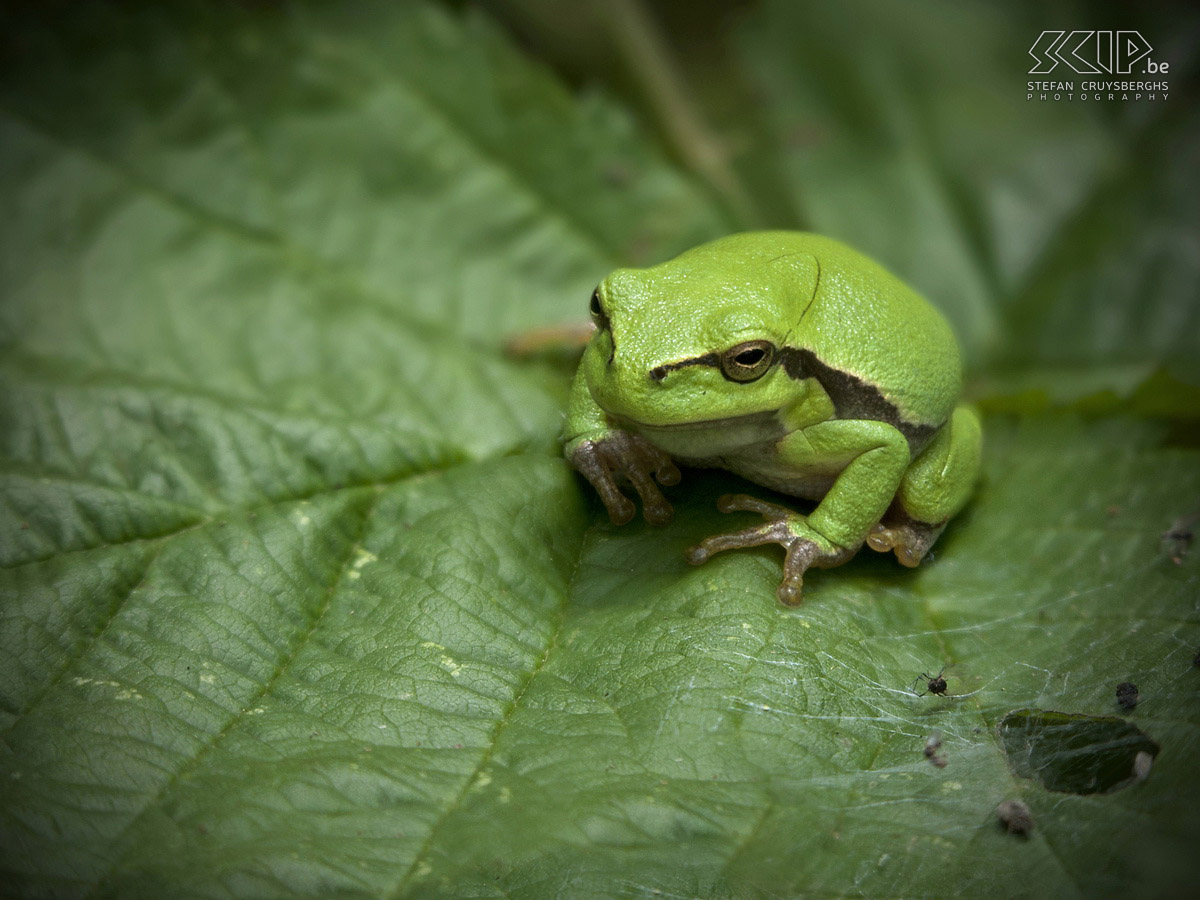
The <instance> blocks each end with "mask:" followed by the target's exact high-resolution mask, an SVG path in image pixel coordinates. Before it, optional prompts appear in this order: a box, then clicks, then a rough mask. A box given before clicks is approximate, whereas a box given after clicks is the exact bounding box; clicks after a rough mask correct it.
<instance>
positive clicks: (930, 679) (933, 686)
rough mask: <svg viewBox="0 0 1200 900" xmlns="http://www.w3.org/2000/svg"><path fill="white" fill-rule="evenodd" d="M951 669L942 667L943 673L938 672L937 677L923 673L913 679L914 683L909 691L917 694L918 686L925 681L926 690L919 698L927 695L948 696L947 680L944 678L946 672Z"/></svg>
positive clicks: (946, 666)
mask: <svg viewBox="0 0 1200 900" xmlns="http://www.w3.org/2000/svg"><path fill="white" fill-rule="evenodd" d="M949 668H950V666H949V665H945V666H942V671H940V672H938V673H937V674H936V675H930V674H928V673H926V672H922V673H921V674H920V675H918V676H917V677H916V678H914V679H913V683H912V684H911V685H910V686H909V690H910V691H912V692H913V693H914V694H917V684H918V683H920V682H922V681H924V682H925V690H923V691H921V692H920V693H919V694H917V696H918V697H924V696H925V695H926V694H937V695H938V696H939V697H945V696H947V694H946V679H945V678H943V677H942V676H943V675H945V674H946V670H947V669H949Z"/></svg>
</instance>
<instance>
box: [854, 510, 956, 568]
mask: <svg viewBox="0 0 1200 900" xmlns="http://www.w3.org/2000/svg"><path fill="white" fill-rule="evenodd" d="M945 527H946V524H945V523H944V522H943V523H942V524H941V525H928V524H926V523H924V522H905V523H902V524H898V525H884V524H883V523H882V522H880V523H879V524H878V525H875V526H874V527H873V528H872V529H871V532H870V534H868V535H867V546H868V547H870V548H871V549H872V550H876V551H878V552H880V553H887V552H888V551H889V550H890V551H892V552H894V553H895V554H896V559H898V560H899V561H900V564H901V565H903V566H907V567H908V568H910V569H914V568H916V567H917V566H919V565H920V564H921V560H923V559H924V558H925V554H927V553H928V552H929V548H930V547H932V546H933V545H934V542H935V541H937V539H938V535H940V534H941V533H942V529H944V528H945Z"/></svg>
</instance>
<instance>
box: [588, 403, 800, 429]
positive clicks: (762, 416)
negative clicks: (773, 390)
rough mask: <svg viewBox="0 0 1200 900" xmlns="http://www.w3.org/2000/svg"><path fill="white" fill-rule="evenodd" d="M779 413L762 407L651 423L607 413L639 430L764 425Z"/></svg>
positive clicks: (620, 422)
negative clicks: (717, 416)
mask: <svg viewBox="0 0 1200 900" xmlns="http://www.w3.org/2000/svg"><path fill="white" fill-rule="evenodd" d="M778 414H779V410H777V409H764V410H763V411H762V412H754V413H746V414H745V415H741V416H726V417H724V418H721V419H700V420H697V421H694V422H679V423H678V424H667V425H663V424H652V423H650V422H643V421H641V420H640V419H634V418H632V417H631V416H616V415H612V414H611V413H610V414H609V417H610V418H611V419H614V420H615V421H616V422H617V424H619V425H628V426H633V427H634V428H635V429H637V430H639V431H648V432H656V431H657V432H666V431H701V430H704V429H711V428H738V427H741V426H744V425H766V424H767V423H769V422H772V421H774V420H775V417H776V416H777V415H778Z"/></svg>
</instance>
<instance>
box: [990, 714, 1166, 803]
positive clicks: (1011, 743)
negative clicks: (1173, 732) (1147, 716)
mask: <svg viewBox="0 0 1200 900" xmlns="http://www.w3.org/2000/svg"><path fill="white" fill-rule="evenodd" d="M996 731H997V733H998V734H999V736H1000V743H1001V745H1002V746H1003V747H1004V753H1005V755H1006V756H1007V757H1008V764H1009V766H1010V767H1011V768H1012V770H1013V771H1014V772H1016V773H1017V774H1018V775H1020V776H1021V777H1023V778H1036V779H1037V780H1038V781H1040V782H1041V783H1042V785H1043V786H1045V787H1046V788H1047V789H1048V790H1051V791H1063V792H1065V793H1070V794H1102V793H1106V792H1108V791H1117V790H1120V789H1121V788H1123V787H1128V786H1129V785H1130V784H1132V783H1133V782H1134V781H1136V780H1137V776H1136V773H1135V761H1136V760H1137V755H1138V753H1142V752H1144V753H1148V754H1149V755H1150V758H1151V759H1153V758H1154V757H1155V756H1157V755H1158V744H1156V743H1154V741H1152V740H1151V739H1150V738H1149V737H1148V736H1147V735H1146V734H1145V733H1144V732H1143V731H1142V730H1141V729H1139V728H1138V727H1137V726H1136V725H1134V724H1133V723H1131V722H1127V721H1126V720H1124V719H1120V718H1117V717H1116V716H1085V715H1079V714H1075V713H1062V712H1050V711H1046V710H1041V709H1015V710H1013V711H1012V712H1010V713H1008V715H1006V716H1005V717H1004V718H1003V719H1001V720H1000V723H999V724H998V725H997V726H996ZM1143 765H1144V763H1143Z"/></svg>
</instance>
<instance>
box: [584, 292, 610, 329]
mask: <svg viewBox="0 0 1200 900" xmlns="http://www.w3.org/2000/svg"><path fill="white" fill-rule="evenodd" d="M588 310H589V311H590V312H591V314H592V321H593V322H595V323H596V327H597V328H599V329H602V330H603V329H605V328H608V313H606V312H605V311H604V305H603V304H602V303H601V302H600V288H596V289H595V290H594V291H592V302H591V303H590V304H589V306H588Z"/></svg>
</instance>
